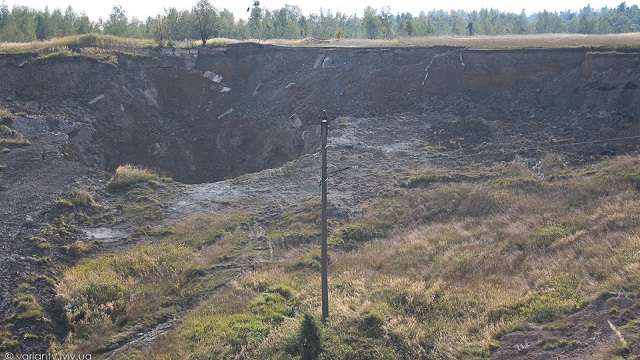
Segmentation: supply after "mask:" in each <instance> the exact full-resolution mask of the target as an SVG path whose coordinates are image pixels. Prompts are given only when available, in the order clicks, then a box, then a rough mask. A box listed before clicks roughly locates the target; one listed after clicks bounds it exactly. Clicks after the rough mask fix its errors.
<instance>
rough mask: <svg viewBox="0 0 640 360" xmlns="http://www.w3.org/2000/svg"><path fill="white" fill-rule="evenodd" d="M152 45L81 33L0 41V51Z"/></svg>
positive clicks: (150, 45)
mask: <svg viewBox="0 0 640 360" xmlns="http://www.w3.org/2000/svg"><path fill="white" fill-rule="evenodd" d="M153 45H154V42H153V41H152V40H147V39H131V38H121V37H117V36H113V35H104V34H82V35H72V36H66V37H62V38H53V39H50V40H45V41H36V42H32V43H0V53H9V54H16V53H30V52H31V53H41V52H44V53H46V52H51V49H59V48H69V47H73V48H87V47H97V48H101V49H112V50H116V49H120V50H123V51H127V50H131V49H136V48H149V47H152V46H153Z"/></svg>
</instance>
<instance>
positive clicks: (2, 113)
mask: <svg viewBox="0 0 640 360" xmlns="http://www.w3.org/2000/svg"><path fill="white" fill-rule="evenodd" d="M13 121H14V120H13V114H12V113H11V111H9V110H7V109H0V125H3V126H5V125H9V124H12V123H13Z"/></svg>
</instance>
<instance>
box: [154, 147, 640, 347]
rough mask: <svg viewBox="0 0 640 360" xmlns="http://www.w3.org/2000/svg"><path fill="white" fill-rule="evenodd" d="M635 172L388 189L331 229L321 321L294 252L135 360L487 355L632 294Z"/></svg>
mask: <svg viewBox="0 0 640 360" xmlns="http://www.w3.org/2000/svg"><path fill="white" fill-rule="evenodd" d="M547 170H548V171H554V169H547ZM555 170H557V169H555ZM639 170H640V159H638V158H637V157H623V158H619V159H615V160H611V161H607V162H604V163H602V164H599V165H597V166H595V167H589V168H582V169H566V168H564V169H562V173H563V176H561V177H554V178H553V179H552V180H549V179H548V178H547V179H542V177H541V176H539V174H538V176H535V177H534V176H533V175H532V174H531V173H530V172H529V170H528V169H527V168H525V167H522V166H520V165H516V164H513V165H510V166H508V167H506V168H505V167H499V168H492V169H484V170H483V171H486V172H487V173H486V176H482V177H480V178H478V177H477V176H473V174H477V170H473V171H469V173H468V174H467V175H466V176H462V173H463V172H464V170H463V169H462V170H457V172H456V174H454V175H455V176H453V177H454V178H455V179H456V182H451V181H448V180H447V181H444V182H442V183H440V182H437V181H435V182H430V183H429V186H427V187H414V188H398V189H393V190H390V191H388V192H386V193H385V194H382V195H381V196H380V197H379V198H378V199H377V200H375V201H374V202H373V203H372V204H371V205H370V207H369V210H368V211H367V213H366V214H364V215H363V216H362V217H361V218H359V219H355V220H353V222H351V223H348V224H345V225H344V226H342V227H338V228H337V229H336V230H335V231H334V237H335V236H338V235H339V236H340V237H341V239H342V240H343V242H346V243H349V241H351V240H355V241H354V242H353V243H352V246H348V247H346V248H345V247H339V246H337V247H336V248H335V249H334V250H333V251H332V254H331V260H330V262H331V264H330V278H329V284H330V313H331V317H330V320H329V321H328V322H327V323H326V324H324V325H323V324H320V323H318V322H317V321H315V322H313V321H312V322H310V320H309V318H308V316H306V315H307V314H311V315H313V316H314V317H315V318H316V319H317V318H319V315H320V311H319V310H320V277H319V273H318V270H317V269H318V268H317V266H314V262H317V261H318V257H317V249H315V248H311V247H310V248H301V249H300V250H295V251H292V252H290V253H289V255H288V256H286V257H285V258H284V259H281V260H278V261H275V262H273V263H266V264H264V265H262V266H260V267H258V268H257V269H256V270H255V271H252V272H249V273H247V274H246V275H244V276H243V277H242V278H241V279H240V280H239V281H238V282H237V283H233V284H232V285H230V286H228V287H226V288H225V289H224V291H221V292H217V293H216V294H215V295H214V296H213V297H211V298H210V299H207V300H206V301H204V302H202V303H201V304H200V305H199V306H198V307H197V308H195V309H194V310H193V311H192V312H191V313H189V314H188V315H187V316H186V317H185V318H184V319H183V321H182V322H181V324H180V325H178V327H177V328H176V329H175V330H174V331H172V332H171V333H169V334H168V335H166V336H164V337H162V338H161V339H160V340H158V341H157V342H156V343H155V344H154V345H153V346H151V347H150V348H148V349H147V351H146V353H145V354H144V355H143V356H142V357H144V358H174V357H187V358H188V357H193V358H199V357H202V356H213V357H216V358H233V357H236V356H237V357H239V358H249V359H264V358H300V357H301V356H302V355H303V354H307V355H308V354H315V355H314V356H316V355H317V357H319V358H322V359H337V358H349V359H370V358H464V359H469V358H488V357H489V355H490V353H491V351H492V350H493V349H495V348H497V347H498V346H499V342H498V339H499V337H500V336H501V335H502V334H505V333H508V332H511V331H513V330H515V329H520V328H525V327H528V326H529V325H530V324H542V323H546V322H549V321H552V320H556V319H560V318H562V317H563V316H565V315H566V314H569V313H571V312H573V311H577V310H578V309H579V308H581V307H583V305H584V304H585V303H588V302H589V301H591V300H592V299H593V298H595V297H596V296H597V295H598V294H601V293H603V292H607V291H611V292H614V293H617V292H623V291H627V292H637V291H638V283H639V281H640V275H639V274H640V272H639V271H638V269H639V267H640V257H638V254H640V237H639V236H638V234H639V233H640V232H639V230H640V194H639V193H638V191H639V190H640V186H638V184H640V177H639V173H638V171H639ZM429 171H431V170H429ZM491 174H500V176H493V175H491ZM416 176H419V174H416ZM469 179H473V180H469ZM353 229H358V231H354V230H353ZM380 229H383V230H384V231H379V230H380ZM362 234H365V235H366V236H362ZM369 235H371V236H369ZM352 236H353V237H355V239H351V237H352ZM305 249H306V250H305ZM300 264H303V265H302V266H300ZM313 334H319V336H316V337H314V336H315V335H313ZM310 339H315V340H310ZM314 349H315V350H314Z"/></svg>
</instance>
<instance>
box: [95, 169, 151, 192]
mask: <svg viewBox="0 0 640 360" xmlns="http://www.w3.org/2000/svg"><path fill="white" fill-rule="evenodd" d="M158 179H159V176H158V175H157V174H155V173H153V172H151V171H150V170H148V169H145V168H142V167H137V166H134V165H131V164H126V165H122V166H118V168H117V169H116V173H115V174H114V175H113V177H112V178H111V179H110V180H109V182H108V183H107V188H108V189H110V190H112V191H119V190H125V189H128V188H130V187H132V186H134V185H136V184H139V183H146V182H153V181H155V180H158Z"/></svg>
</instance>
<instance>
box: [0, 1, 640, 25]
mask: <svg viewBox="0 0 640 360" xmlns="http://www.w3.org/2000/svg"><path fill="white" fill-rule="evenodd" d="M2 1H4V2H5V3H6V4H7V5H8V6H9V8H12V7H13V6H14V5H23V6H28V7H30V8H33V9H39V10H43V9H44V8H45V7H46V6H48V7H49V11H52V10H54V9H61V10H62V11H64V10H65V9H66V8H67V7H68V6H69V5H71V7H72V8H73V10H75V12H76V13H82V12H84V13H86V14H87V15H88V16H89V18H90V19H91V20H92V21H97V20H98V18H100V17H102V18H103V19H107V18H108V17H109V14H110V13H111V10H112V9H113V7H114V6H116V5H121V6H122V9H123V10H124V12H125V14H126V15H127V17H128V18H129V19H131V18H132V17H134V16H135V17H137V18H138V19H140V20H143V21H144V20H145V19H146V18H147V16H155V15H157V14H160V13H163V12H164V9H165V8H169V7H175V8H176V9H178V10H184V9H190V8H192V7H193V6H194V5H195V4H196V2H197V0H90V1H87V0H2ZM209 2H210V3H211V4H212V5H213V6H215V7H216V8H218V9H224V8H226V9H229V10H230V11H231V12H233V14H234V16H235V17H236V19H238V18H243V19H247V18H248V15H249V14H248V13H247V8H248V7H250V6H252V5H253V0H233V1H220V0H209ZM621 2H622V0H537V1H533V0H529V1H525V2H521V1H513V0H481V1H479V0H447V1H442V2H437V1H424V0H422V1H421V0H320V1H310V0H261V1H260V5H261V6H262V7H266V8H267V9H269V10H276V9H280V8H282V7H283V6H284V5H286V4H290V5H298V6H299V7H300V9H301V10H302V13H303V14H305V15H307V14H310V13H318V12H319V10H320V8H323V9H325V10H331V11H332V12H333V13H334V14H335V13H336V12H338V11H340V12H341V13H344V14H346V15H351V14H356V15H357V16H359V17H362V16H363V14H364V9H365V8H366V7H367V6H371V7H373V8H374V9H377V10H378V11H380V10H382V8H383V7H384V6H389V7H390V8H391V13H393V14H396V13H403V12H410V13H412V14H413V15H414V16H417V15H418V14H419V13H420V11H422V10H424V11H425V12H429V11H431V10H447V11H448V10H467V11H471V10H480V9H481V8H486V9H490V8H494V9H498V10H501V11H506V12H514V13H518V14H519V13H520V12H521V11H522V10H523V9H524V10H525V12H526V13H527V15H530V14H532V13H535V12H538V11H542V10H547V11H551V12H560V11H564V10H571V11H574V12H575V11H578V10H580V9H582V8H584V7H585V6H587V5H588V4H589V5H591V7H592V8H593V9H598V10H599V9H600V8H602V7H605V6H607V7H609V8H612V7H617V6H618V5H620V3H621ZM639 3H640V0H635V1H634V0H631V1H626V4H627V6H631V5H638V4H639Z"/></svg>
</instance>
